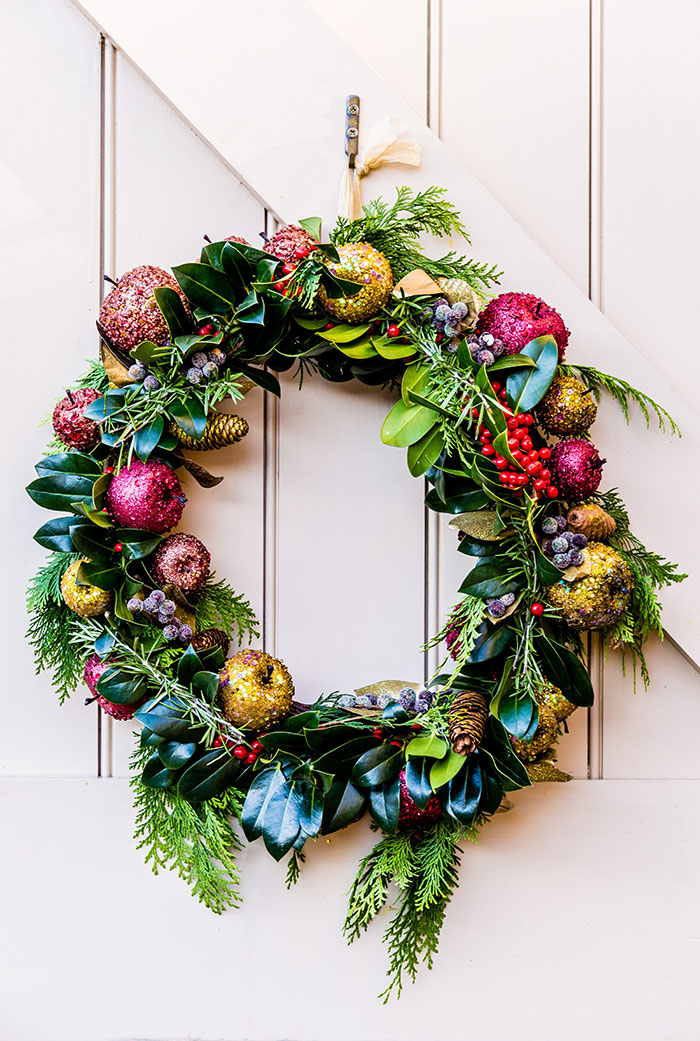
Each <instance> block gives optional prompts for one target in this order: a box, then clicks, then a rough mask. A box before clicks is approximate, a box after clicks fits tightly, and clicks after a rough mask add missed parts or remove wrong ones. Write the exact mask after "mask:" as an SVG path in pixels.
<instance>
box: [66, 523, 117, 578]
mask: <svg viewBox="0 0 700 1041" xmlns="http://www.w3.org/2000/svg"><path fill="white" fill-rule="evenodd" d="M72 539H73V545H74V546H75V549H76V550H77V551H78V553H82V554H83V556H85V557H87V558H88V559H89V560H97V561H100V562H101V563H103V564H104V563H109V564H110V568H113V567H114V560H113V557H114V543H115V540H114V539H113V538H112V537H111V532H107V531H106V530H104V529H102V528H98V527H96V526H95V525H93V524H88V525H85V526H83V527H75V528H73V535H72Z"/></svg>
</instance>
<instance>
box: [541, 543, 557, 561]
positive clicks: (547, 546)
mask: <svg viewBox="0 0 700 1041" xmlns="http://www.w3.org/2000/svg"><path fill="white" fill-rule="evenodd" d="M542 552H543V553H544V554H545V556H547V557H552V556H554V550H553V549H552V540H551V539H545V540H544V541H543V543H542Z"/></svg>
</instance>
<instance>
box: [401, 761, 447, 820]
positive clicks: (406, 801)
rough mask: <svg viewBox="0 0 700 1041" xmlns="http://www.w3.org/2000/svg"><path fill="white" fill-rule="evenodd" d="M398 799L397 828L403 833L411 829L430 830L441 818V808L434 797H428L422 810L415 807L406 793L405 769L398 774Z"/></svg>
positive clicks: (407, 792)
mask: <svg viewBox="0 0 700 1041" xmlns="http://www.w3.org/2000/svg"><path fill="white" fill-rule="evenodd" d="M399 799H400V804H399V823H398V827H399V828H400V829H401V830H403V831H410V830H411V829H412V828H432V826H433V824H437V822H438V821H439V820H440V818H441V817H442V806H441V805H440V801H439V800H438V798H437V796H435V795H431V796H430V798H429V799H428V802H427V804H426V806H425V808H424V809H422V810H421V809H420V808H419V807H418V806H416V804H415V802H414V801H413V799H412V798H411V796H410V794H409V791H408V785H407V784H406V770H405V768H404V769H403V770H402V771H401V773H400V774H399Z"/></svg>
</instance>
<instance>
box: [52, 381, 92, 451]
mask: <svg viewBox="0 0 700 1041" xmlns="http://www.w3.org/2000/svg"><path fill="white" fill-rule="evenodd" d="M100 397H102V395H101V394H100V393H99V392H98V391H96V390H91V389H90V387H84V388H83V389H81V390H69V391H68V393H67V394H66V396H65V398H61V400H60V401H59V402H58V404H57V405H56V407H55V409H54V410H53V417H52V425H53V429H54V433H55V435H56V437H57V438H58V440H59V441H62V442H63V444H64V445H68V447H69V448H75V449H77V450H78V451H79V452H89V451H90V450H91V449H92V448H94V447H95V445H98V444H99V443H100V428H99V427H98V425H97V423H94V422H93V421H92V420H91V419H86V418H85V416H84V415H83V411H84V410H85V409H86V408H87V406H88V405H91V404H92V402H93V401H97V399H98V398H100Z"/></svg>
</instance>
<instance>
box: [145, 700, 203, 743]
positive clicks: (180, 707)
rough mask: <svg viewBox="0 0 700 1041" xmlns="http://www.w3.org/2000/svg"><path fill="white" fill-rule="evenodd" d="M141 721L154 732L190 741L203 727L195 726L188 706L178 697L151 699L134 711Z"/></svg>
mask: <svg viewBox="0 0 700 1041" xmlns="http://www.w3.org/2000/svg"><path fill="white" fill-rule="evenodd" d="M134 715H135V717H136V719H138V721H139V723H143V724H144V726H147V727H148V728H149V730H152V731H153V733H154V734H158V735H159V736H160V737H164V738H168V739H169V740H173V741H190V740H192V739H193V738H195V737H196V736H197V734H199V733H201V732H202V727H201V726H199V727H197V726H194V725H193V724H192V723H191V722H190V720H189V719H188V716H187V706H186V705H185V703H184V702H182V701H180V700H179V698H176V697H168V698H163V700H162V701H156V700H155V699H151V700H150V701H147V702H146V703H145V705H142V706H141V707H140V708H138V709H137V710H136V712H135V713H134Z"/></svg>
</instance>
